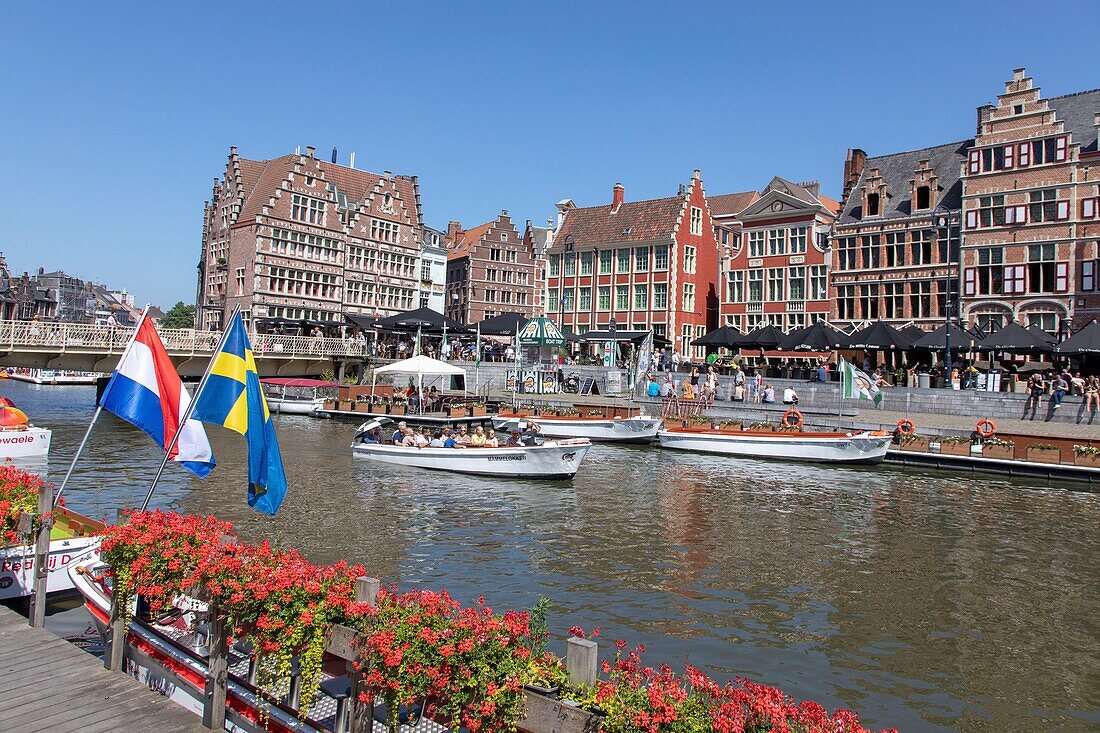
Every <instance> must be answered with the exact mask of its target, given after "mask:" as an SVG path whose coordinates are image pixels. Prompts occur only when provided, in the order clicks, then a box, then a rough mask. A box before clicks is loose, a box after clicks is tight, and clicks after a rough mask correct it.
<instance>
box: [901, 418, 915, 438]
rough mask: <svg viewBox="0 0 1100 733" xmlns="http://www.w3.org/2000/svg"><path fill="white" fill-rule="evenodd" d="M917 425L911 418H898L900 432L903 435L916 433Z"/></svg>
mask: <svg viewBox="0 0 1100 733" xmlns="http://www.w3.org/2000/svg"><path fill="white" fill-rule="evenodd" d="M916 432H917V426H916V425H915V424H913V421H912V420H910V419H909V418H903V419H901V420H898V433H900V434H901V435H915V434H916Z"/></svg>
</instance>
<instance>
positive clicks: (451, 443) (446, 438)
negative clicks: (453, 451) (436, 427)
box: [443, 428, 466, 448]
mask: <svg viewBox="0 0 1100 733" xmlns="http://www.w3.org/2000/svg"><path fill="white" fill-rule="evenodd" d="M443 447H444V448H465V447H466V446H464V445H459V443H458V441H457V440H455V431H453V430H451V429H450V428H443Z"/></svg>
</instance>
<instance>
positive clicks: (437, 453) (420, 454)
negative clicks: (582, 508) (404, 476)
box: [351, 418, 592, 479]
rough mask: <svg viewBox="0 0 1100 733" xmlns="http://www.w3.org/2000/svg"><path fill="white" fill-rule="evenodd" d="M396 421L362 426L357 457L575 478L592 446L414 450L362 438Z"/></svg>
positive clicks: (582, 442)
mask: <svg viewBox="0 0 1100 733" xmlns="http://www.w3.org/2000/svg"><path fill="white" fill-rule="evenodd" d="M392 425H393V421H392V420H387V419H384V418H379V419H376V420H369V421H367V422H365V423H363V424H362V425H360V426H359V429H358V430H357V431H356V435H355V442H353V443H352V445H351V448H352V451H353V453H354V455H355V456H356V457H359V458H366V459H367V460H371V461H376V462H378V463H388V464H391V465H394V466H413V467H415V468H428V469H432V470H436V471H453V472H455V473H471V474H478V475H481V476H500V477H503V478H541V479H571V478H573V476H574V475H576V473H577V470H578V469H579V468H580V467H581V462H582V461H583V460H584V457H585V455H586V454H587V453H588V451H589V449H590V448H591V447H592V442H591V441H589V440H588V439H587V438H571V439H568V440H556V441H550V440H548V441H546V442H544V443H542V444H541V445H523V446H518V447H512V448H475V447H469V448H413V447H409V446H401V445H393V444H390V443H364V442H362V436H363V434H364V433H366V432H367V431H368V430H372V429H374V428H375V427H378V428H381V429H382V430H383V432H384V434H383V438H384V439H386V440H388V439H389V437H390V434H389V432H388V430H387V429H388V428H390V427H391V426H392Z"/></svg>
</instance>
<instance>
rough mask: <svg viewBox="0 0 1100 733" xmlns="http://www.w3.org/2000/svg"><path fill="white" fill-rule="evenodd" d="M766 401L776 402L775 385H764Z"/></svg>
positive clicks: (767, 402)
mask: <svg viewBox="0 0 1100 733" xmlns="http://www.w3.org/2000/svg"><path fill="white" fill-rule="evenodd" d="M763 401H764V403H765V404H775V387H773V386H771V385H770V384H765V385H764V400H763Z"/></svg>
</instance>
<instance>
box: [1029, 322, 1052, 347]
mask: <svg viewBox="0 0 1100 733" xmlns="http://www.w3.org/2000/svg"><path fill="white" fill-rule="evenodd" d="M1027 332H1028V333H1030V334H1031V335H1032V336H1034V337H1035V340H1036V341H1039V342H1040V343H1044V344H1050V345H1051V346H1054V344H1056V343H1058V339H1056V338H1055V337H1054V336H1051V335H1050V334H1049V333H1047V332H1046V331H1044V330H1043V328H1042V326H1040V325H1039V324H1038V323H1032V324H1031V325H1030V326H1028V327H1027Z"/></svg>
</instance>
